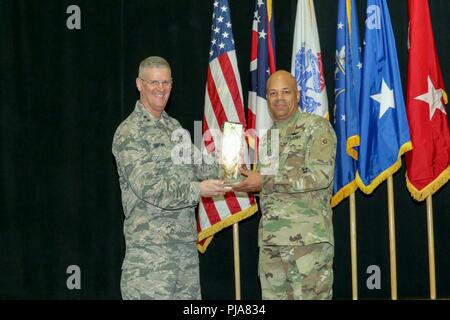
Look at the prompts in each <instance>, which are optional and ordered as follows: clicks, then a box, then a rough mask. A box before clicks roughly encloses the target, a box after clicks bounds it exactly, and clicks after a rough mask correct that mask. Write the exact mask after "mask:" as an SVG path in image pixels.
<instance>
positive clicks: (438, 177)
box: [406, 0, 450, 201]
mask: <svg viewBox="0 0 450 320" xmlns="http://www.w3.org/2000/svg"><path fill="white" fill-rule="evenodd" d="M408 13H409V61H408V85H407V97H406V104H407V107H406V111H407V115H408V121H409V128H410V135H411V142H412V145H413V149H412V150H411V151H409V152H407V153H406V167H407V171H406V185H407V187H408V190H409V192H410V193H411V195H412V197H413V198H414V199H416V200H417V201H422V200H424V199H426V198H427V197H428V196H429V195H432V194H433V193H435V192H436V191H437V190H439V188H440V187H442V186H443V185H444V184H445V183H446V182H447V181H448V180H449V178H450V132H449V127H448V119H447V112H446V110H445V104H446V103H447V95H446V93H445V90H444V83H443V81H442V74H441V69H440V67H439V60H438V56H437V52H436V48H435V44H434V36H433V30H432V26H431V19H430V12H429V8H428V0H408Z"/></svg>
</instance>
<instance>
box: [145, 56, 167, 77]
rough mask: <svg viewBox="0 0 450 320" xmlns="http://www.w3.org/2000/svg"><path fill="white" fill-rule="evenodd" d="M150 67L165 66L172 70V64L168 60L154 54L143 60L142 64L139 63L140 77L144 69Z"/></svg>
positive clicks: (164, 67)
mask: <svg viewBox="0 0 450 320" xmlns="http://www.w3.org/2000/svg"><path fill="white" fill-rule="evenodd" d="M148 68H163V69H168V70H169V71H171V70H170V64H169V63H168V62H167V60H166V59H164V58H161V57H158V56H152V57H148V58H145V59H144V60H142V62H141V64H140V65H139V77H141V76H142V70H144V69H148Z"/></svg>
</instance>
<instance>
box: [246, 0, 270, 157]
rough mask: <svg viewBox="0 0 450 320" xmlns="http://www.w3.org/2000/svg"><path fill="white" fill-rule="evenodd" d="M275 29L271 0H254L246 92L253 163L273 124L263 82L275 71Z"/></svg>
mask: <svg viewBox="0 0 450 320" xmlns="http://www.w3.org/2000/svg"><path fill="white" fill-rule="evenodd" d="M275 70H276V67H275V31H274V20H273V14H272V0H267V2H263V1H260V0H257V1H256V4H255V12H254V16H253V26H252V47H251V55H250V90H249V92H248V113H247V115H248V118H247V119H248V130H247V132H248V133H249V144H250V147H251V148H252V150H254V155H255V157H253V159H254V161H255V163H256V160H257V158H256V155H257V154H258V153H257V150H258V149H257V146H258V141H259V139H260V138H261V137H262V136H263V135H264V134H265V131H267V130H268V129H269V128H270V127H271V126H272V123H273V122H272V117H271V116H270V113H269V108H268V106H267V100H266V82H267V79H268V78H269V76H270V75H271V74H272V73H274V72H275Z"/></svg>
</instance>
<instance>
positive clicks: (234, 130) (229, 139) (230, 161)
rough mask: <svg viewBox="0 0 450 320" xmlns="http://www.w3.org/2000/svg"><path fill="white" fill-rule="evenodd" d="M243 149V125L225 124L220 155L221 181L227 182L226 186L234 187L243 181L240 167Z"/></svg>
mask: <svg viewBox="0 0 450 320" xmlns="http://www.w3.org/2000/svg"><path fill="white" fill-rule="evenodd" d="M243 147H244V132H243V127H242V124H240V123H234V122H224V123H223V126H222V141H221V150H220V155H219V179H221V180H223V181H224V182H225V186H233V185H235V184H237V183H239V182H241V181H242V180H243V177H242V175H241V173H240V171H239V167H240V166H241V165H242V163H243V161H242V155H243Z"/></svg>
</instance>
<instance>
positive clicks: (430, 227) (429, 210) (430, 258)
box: [427, 195, 436, 300]
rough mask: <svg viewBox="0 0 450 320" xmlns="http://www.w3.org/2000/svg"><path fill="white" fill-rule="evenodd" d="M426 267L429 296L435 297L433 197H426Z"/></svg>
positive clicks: (433, 298)
mask: <svg viewBox="0 0 450 320" xmlns="http://www.w3.org/2000/svg"><path fill="white" fill-rule="evenodd" d="M427 229H428V267H429V273H430V298H431V299H432V300H435V299H436V270H435V263H434V231H433V199H432V196H431V195H429V196H428V197H427Z"/></svg>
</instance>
